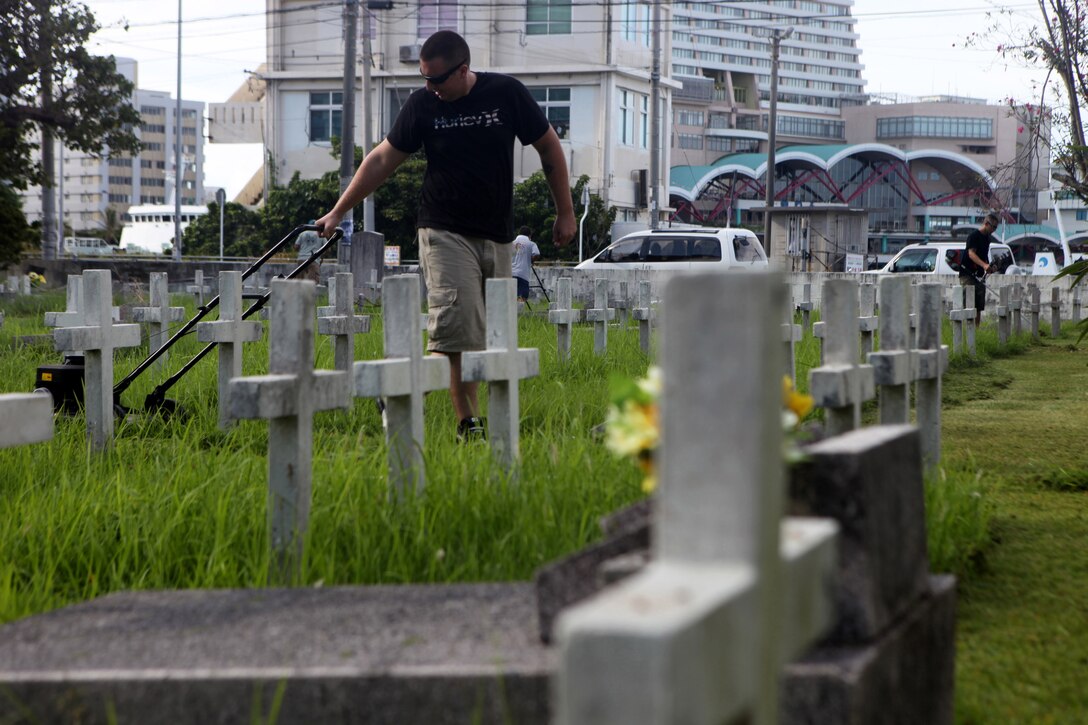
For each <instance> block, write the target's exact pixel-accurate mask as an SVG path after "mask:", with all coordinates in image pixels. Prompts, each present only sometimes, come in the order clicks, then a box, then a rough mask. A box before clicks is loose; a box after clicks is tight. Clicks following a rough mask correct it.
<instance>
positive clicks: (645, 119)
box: [638, 96, 650, 149]
mask: <svg viewBox="0 0 1088 725" xmlns="http://www.w3.org/2000/svg"><path fill="white" fill-rule="evenodd" d="M638 100H639V108H638V129H639V133H638V147H639V148H641V149H645V148H649V147H650V97H649V96H639V98H638Z"/></svg>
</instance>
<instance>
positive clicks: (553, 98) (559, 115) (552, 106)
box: [529, 88, 570, 138]
mask: <svg viewBox="0 0 1088 725" xmlns="http://www.w3.org/2000/svg"><path fill="white" fill-rule="evenodd" d="M529 93H531V94H532V96H533V100H535V101H536V102H537V103H538V104H540V110H542V111H544V115H545V116H547V117H548V123H550V124H551V125H552V128H554V129H555V133H556V135H557V136H559V138H567V137H568V136H569V135H570V89H569V88H530V89H529Z"/></svg>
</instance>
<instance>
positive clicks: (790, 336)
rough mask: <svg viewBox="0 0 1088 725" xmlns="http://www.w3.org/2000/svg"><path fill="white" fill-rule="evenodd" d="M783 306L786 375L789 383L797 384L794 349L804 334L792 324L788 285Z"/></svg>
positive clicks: (798, 327) (798, 326)
mask: <svg viewBox="0 0 1088 725" xmlns="http://www.w3.org/2000/svg"><path fill="white" fill-rule="evenodd" d="M785 299H786V302H785V305H784V306H783V308H782V316H783V319H784V320H785V321H784V322H783V323H782V342H783V343H784V345H783V350H785V352H786V368H785V372H786V375H789V376H790V382H791V383H796V382H797V355H796V347H797V343H799V342H801V337H802V335H803V334H804V333H803V331H802V329H801V326H800V325H797V324H794V322H793V309H794V308H793V299H792V295H791V293H790V288H789V285H786V295H785Z"/></svg>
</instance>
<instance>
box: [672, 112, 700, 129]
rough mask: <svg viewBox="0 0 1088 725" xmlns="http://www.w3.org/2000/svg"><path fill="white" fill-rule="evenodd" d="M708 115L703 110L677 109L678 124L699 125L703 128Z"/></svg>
mask: <svg viewBox="0 0 1088 725" xmlns="http://www.w3.org/2000/svg"><path fill="white" fill-rule="evenodd" d="M705 120H706V116H705V115H703V112H702V111H677V112H676V124H677V125H678V126H698V127H700V128H702V126H703V124H704V122H705Z"/></svg>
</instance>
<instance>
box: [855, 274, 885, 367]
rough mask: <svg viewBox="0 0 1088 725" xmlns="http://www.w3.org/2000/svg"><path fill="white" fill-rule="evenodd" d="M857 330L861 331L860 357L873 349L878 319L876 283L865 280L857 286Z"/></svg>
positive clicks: (865, 355) (863, 356)
mask: <svg viewBox="0 0 1088 725" xmlns="http://www.w3.org/2000/svg"><path fill="white" fill-rule="evenodd" d="M858 307H859V308H860V309H859V314H858V331H859V332H860V333H861V359H862V360H864V359H866V357H868V355H869V353H871V352H872V351H873V350H874V349H875V345H874V338H875V337H876V329H877V327H878V326H879V324H880V320H879V319H878V318H877V316H876V285H875V284H872V283H869V282H866V283H865V284H861V285H859V286H858Z"/></svg>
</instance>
